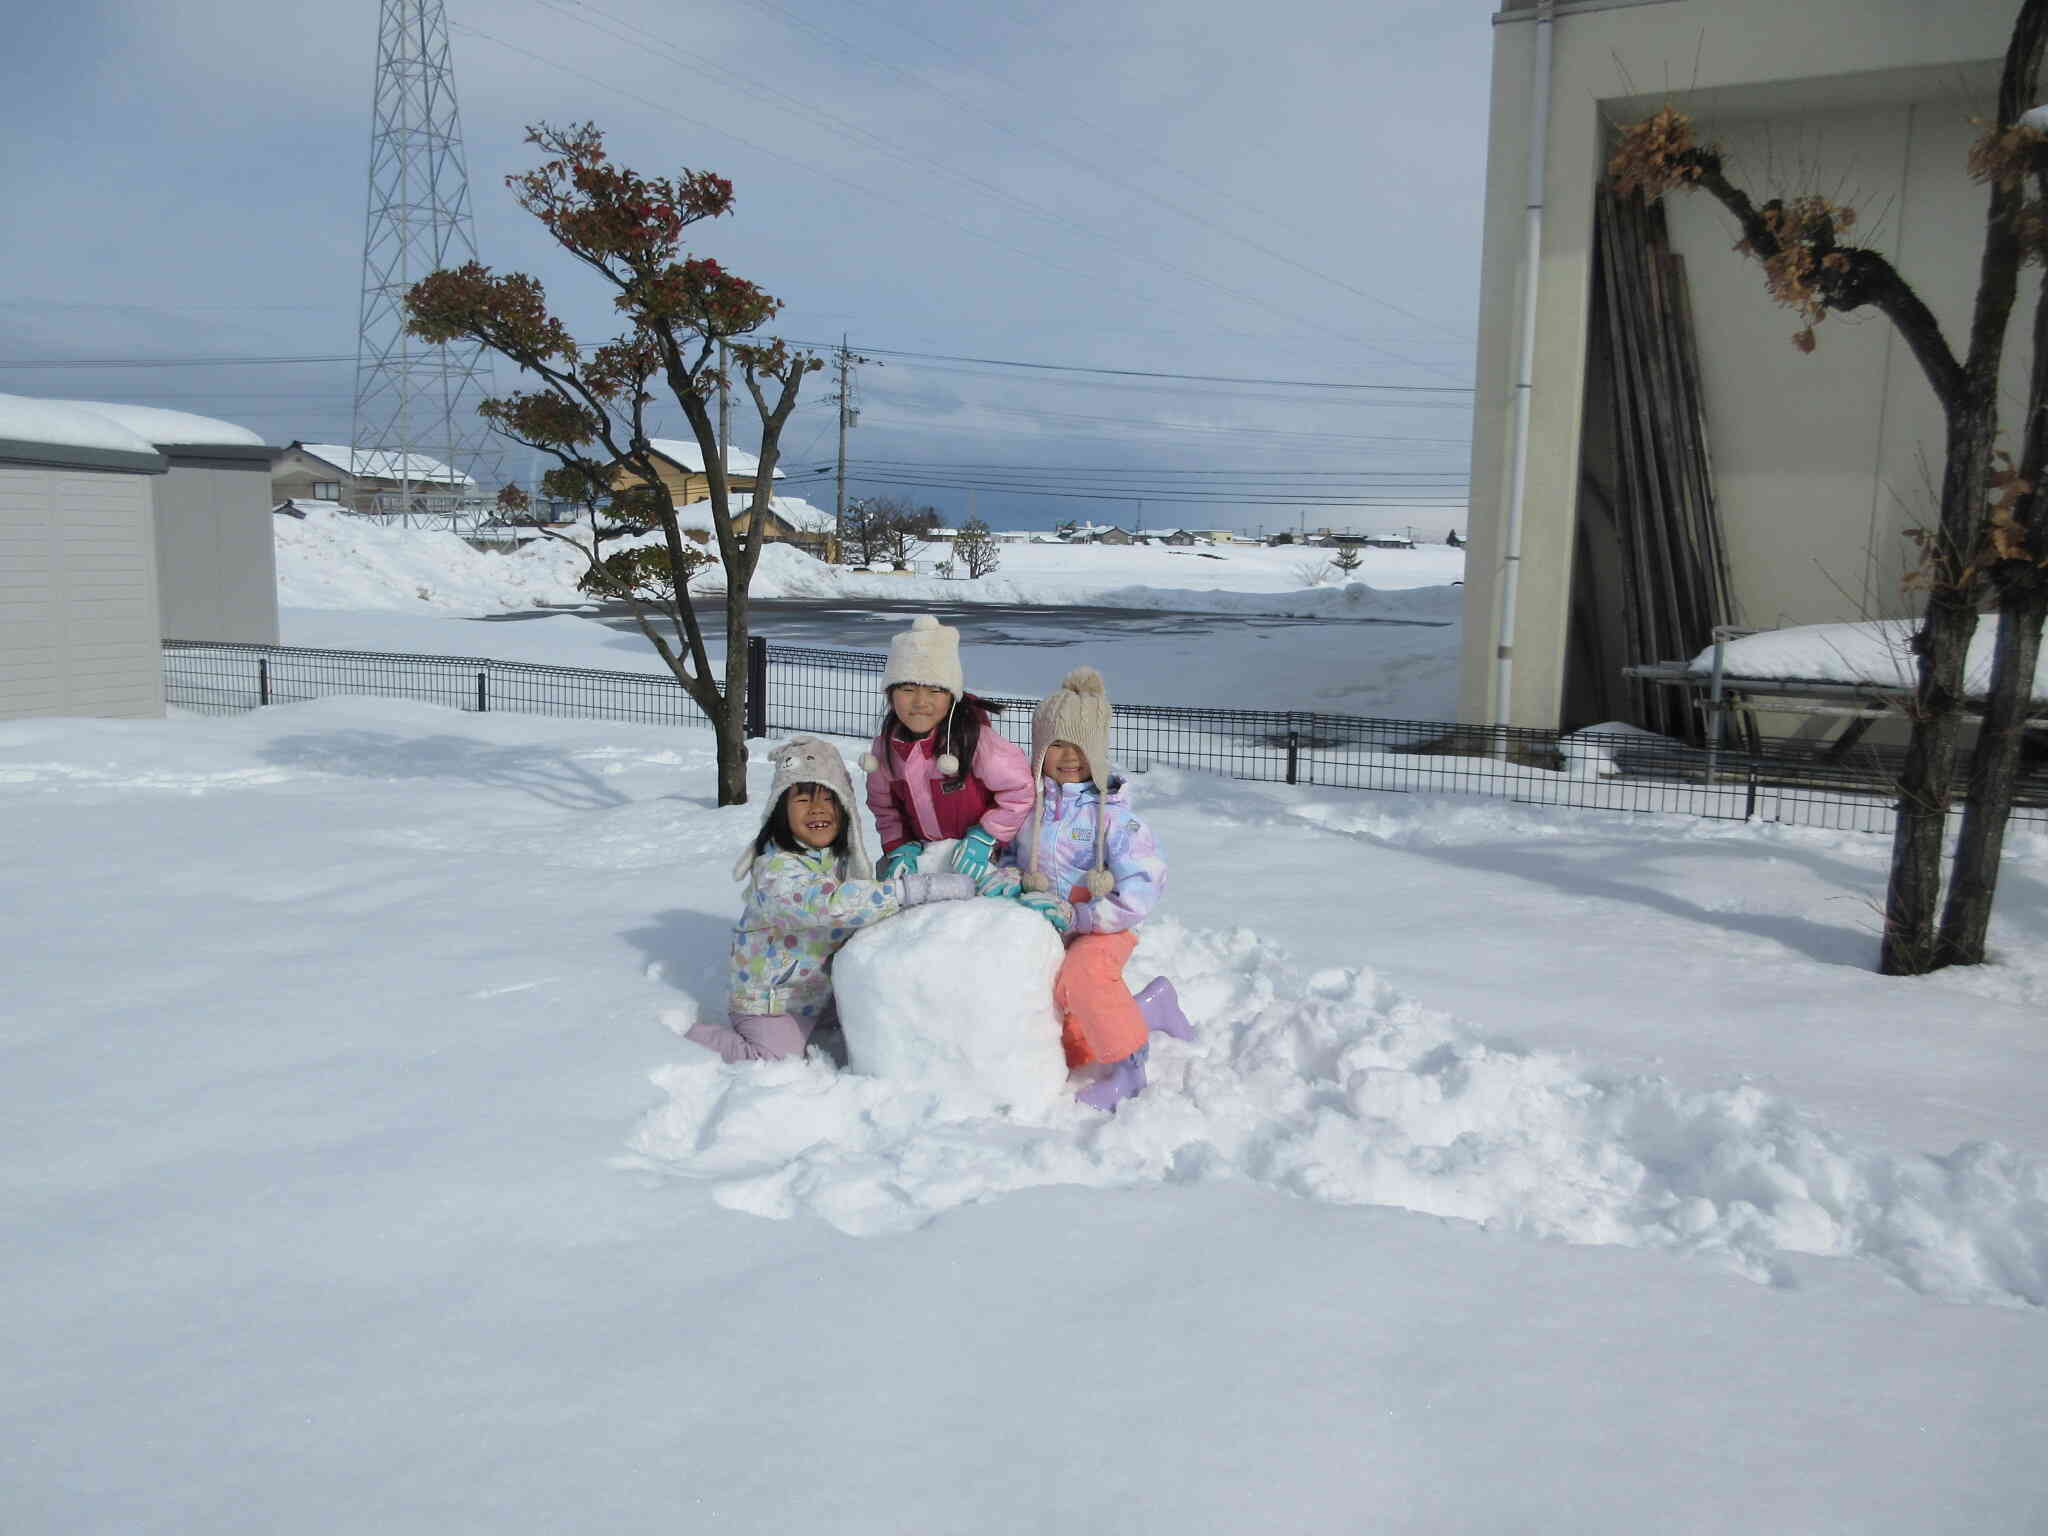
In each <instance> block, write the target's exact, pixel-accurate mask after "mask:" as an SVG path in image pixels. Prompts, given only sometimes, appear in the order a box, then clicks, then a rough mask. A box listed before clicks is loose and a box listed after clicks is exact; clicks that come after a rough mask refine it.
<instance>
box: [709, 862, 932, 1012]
mask: <svg viewBox="0 0 2048 1536" xmlns="http://www.w3.org/2000/svg"><path fill="white" fill-rule="evenodd" d="M845 870H846V861H845V860H844V859H842V858H839V857H837V856H835V855H834V854H833V852H832V851H831V850H830V849H829V848H818V849H812V850H808V851H806V852H803V853H790V852H788V851H787V850H785V849H781V848H772V849H770V850H769V851H768V852H767V853H764V854H762V855H761V857H759V858H758V859H756V860H755V861H754V872H753V873H752V874H751V875H750V876H748V878H747V904H746V907H745V908H744V910H742V911H741V913H740V920H739V922H738V924H737V925H735V927H734V928H733V933H732V961H731V973H732V1011H733V1012H734V1013H787V1014H793V1015H795V1016H796V1017H797V1018H799V1019H815V1018H817V1017H819V1016H820V1015H821V1014H826V1013H829V1012H830V1011H831V1002H832V975H831V972H832V957H833V956H834V955H835V954H837V953H838V952H839V946H840V945H842V944H844V943H845V942H846V941H847V940H848V939H850V938H852V937H853V936H854V934H856V933H857V932H859V931H860V930H861V929H862V928H865V927H866V926H867V925H868V924H870V923H878V922H880V921H881V920H882V919H883V918H885V917H894V916H895V915H896V914H897V913H898V912H901V911H902V910H903V882H902V881H901V880H853V879H848V878H847V877H846V874H845Z"/></svg>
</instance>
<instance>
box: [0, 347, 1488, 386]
mask: <svg viewBox="0 0 2048 1536" xmlns="http://www.w3.org/2000/svg"><path fill="white" fill-rule="evenodd" d="M788 340H789V342H790V345H791V346H797V347H813V348H817V349H819V350H821V351H832V350H835V349H836V348H837V347H838V345H839V344H838V343H837V342H817V341H802V340H798V339H796V338H793V337H792V338H788ZM863 346H866V350H867V351H868V352H869V353H871V354H873V355H875V356H877V357H893V358H900V359H907V360H910V361H924V362H944V363H971V364H974V365H976V366H978V367H984V368H1015V369H1022V370H1026V371H1031V372H1040V373H1081V374H1097V375H1101V376H1105V377H1111V378H1130V379H1159V380H1168V381H1176V380H1177V381H1182V382H1187V383H1198V384H1241V385H1252V386H1261V387H1284V388H1289V389H1333V390H1375V391H1385V392H1393V393H1401V394H1424V395H1470V394H1472V393H1474V391H1473V389H1472V387H1471V386H1470V385H1450V384H1378V383H1362V382H1358V381H1355V380H1348V379H1270V378H1257V377H1253V376H1250V375H1241V374H1221V373H1174V372H1171V371H1169V370H1166V369H1151V368H1103V367H1098V366H1096V365H1093V364H1089V363H1042V362H1036V361H1030V360H1027V359H1023V358H1011V357H969V356H964V355H958V354H953V353H947V352H912V351H908V350H906V349H903V348H900V347H877V346H867V344H866V343H863ZM355 360H356V359H355V354H354V353H345V352H308V353H299V354H295V355H275V356H250V357H242V356H212V357H122V358H29V359H20V360H14V361H4V360H0V368H201V367H216V366H218V367H239V366H249V367H260V366H268V365H276V364H284V365H289V364H293V363H305V364H331V363H351V364H352V363H354V362H355Z"/></svg>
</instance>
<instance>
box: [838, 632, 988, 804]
mask: <svg viewBox="0 0 2048 1536" xmlns="http://www.w3.org/2000/svg"><path fill="white" fill-rule="evenodd" d="M898 683H923V684H924V685H925V686H926V687H927V688H943V689H945V690H946V692H948V693H950V694H951V695H952V696H953V709H958V708H959V707H960V695H961V694H963V693H965V692H966V691H967V685H966V683H965V682H964V681H963V680H962V678H961V673H960V631H959V630H957V629H951V628H948V627H947V626H946V625H944V624H941V623H940V622H939V621H938V620H937V619H935V618H933V617H932V616H931V615H930V614H928V613H921V614H919V615H918V616H917V617H916V618H914V619H912V620H911V621H910V628H908V629H906V630H904V631H902V632H901V633H900V634H895V635H892V636H890V637H889V664H888V666H887V667H885V668H884V669H883V671H882V697H883V698H885V699H886V698H887V697H888V696H889V690H890V689H891V688H894V687H895V686H896V685H897V684H898ZM953 709H949V710H947V711H946V732H945V736H944V737H942V738H941V739H942V740H949V739H950V738H951V736H952V733H953ZM882 752H883V741H882V738H881V737H880V736H877V737H876V739H875V744H874V746H873V748H872V749H871V750H869V751H867V752H863V753H862V754H861V759H860V766H861V771H862V772H863V773H873V772H874V771H875V770H876V769H877V768H879V767H881V766H882ZM934 766H936V767H937V768H938V770H939V772H940V773H942V774H944V775H945V776H946V777H947V778H949V779H952V778H958V777H959V774H960V759H959V758H957V757H955V756H954V755H953V754H952V753H950V752H942V753H940V754H939V758H938V762H937V763H936V764H935V765H934Z"/></svg>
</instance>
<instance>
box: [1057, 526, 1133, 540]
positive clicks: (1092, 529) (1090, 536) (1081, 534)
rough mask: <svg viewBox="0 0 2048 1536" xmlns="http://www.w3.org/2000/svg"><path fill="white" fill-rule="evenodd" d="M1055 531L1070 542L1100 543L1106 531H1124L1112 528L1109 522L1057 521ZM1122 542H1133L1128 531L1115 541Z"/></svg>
mask: <svg viewBox="0 0 2048 1536" xmlns="http://www.w3.org/2000/svg"><path fill="white" fill-rule="evenodd" d="M1053 532H1054V533H1056V534H1058V535H1059V536H1060V538H1061V539H1062V540H1064V541H1065V542H1066V543H1068V544H1100V543H1102V542H1103V538H1102V536H1103V535H1104V534H1105V533H1122V532H1123V530H1122V529H1120V528H1111V527H1110V526H1109V525H1108V524H1107V523H1055V524H1054V525H1053ZM1114 542H1116V543H1120V544H1128V543H1130V542H1131V536H1130V535H1129V534H1127V533H1125V534H1124V535H1123V537H1122V538H1121V539H1118V540H1116V541H1114Z"/></svg>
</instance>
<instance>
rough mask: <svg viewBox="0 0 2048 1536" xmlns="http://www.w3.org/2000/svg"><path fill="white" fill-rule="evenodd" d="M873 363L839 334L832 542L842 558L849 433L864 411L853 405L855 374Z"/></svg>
mask: <svg viewBox="0 0 2048 1536" xmlns="http://www.w3.org/2000/svg"><path fill="white" fill-rule="evenodd" d="M873 361H874V359H873V358H868V357H862V356H861V355H860V354H859V353H857V352H853V351H850V350H848V348H847V345H846V333H845V332H844V331H842V332H840V333H839V348H838V351H837V352H836V354H835V361H834V364H833V366H834V367H836V368H837V369H838V370H839V393H838V394H837V395H835V396H833V397H832V398H833V399H835V400H837V401H838V402H839V471H838V475H837V477H836V482H835V487H834V490H833V494H832V538H833V540H834V542H835V543H837V544H838V545H839V548H840V550H841V551H842V555H843V552H844V550H845V548H846V429H847V428H848V427H856V426H859V425H860V411H859V410H858V409H857V408H856V407H855V405H854V403H853V370H854V369H855V368H856V367H857V366H859V365H860V364H862V363H869V362H873ZM877 366H879V364H878V365H877Z"/></svg>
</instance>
